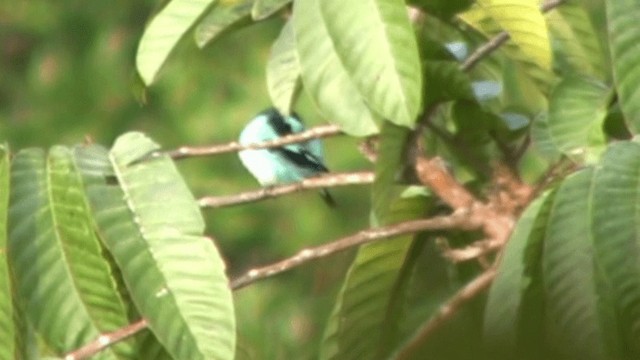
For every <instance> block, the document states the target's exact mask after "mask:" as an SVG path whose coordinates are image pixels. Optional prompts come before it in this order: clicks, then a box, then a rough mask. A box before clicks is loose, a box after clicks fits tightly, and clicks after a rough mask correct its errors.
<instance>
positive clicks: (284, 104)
mask: <svg viewBox="0 0 640 360" xmlns="http://www.w3.org/2000/svg"><path fill="white" fill-rule="evenodd" d="M267 88H268V90H269V96H270V97H271V101H272V102H273V105H275V107H276V108H277V109H278V110H279V111H280V112H281V113H282V114H289V112H290V111H291V107H292V105H293V102H294V100H295V95H296V93H297V91H298V89H299V88H300V64H299V62H298V53H297V52H296V42H295V39H294V33H293V24H292V22H291V21H287V23H286V24H285V25H284V26H283V27H282V30H281V31H280V35H279V36H278V38H277V39H276V41H275V42H274V43H273V46H272V47H271V54H270V55H269V61H268V62H267Z"/></svg>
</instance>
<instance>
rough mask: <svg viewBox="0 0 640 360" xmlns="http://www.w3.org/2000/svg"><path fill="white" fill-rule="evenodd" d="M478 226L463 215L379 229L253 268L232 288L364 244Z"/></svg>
mask: <svg viewBox="0 0 640 360" xmlns="http://www.w3.org/2000/svg"><path fill="white" fill-rule="evenodd" d="M477 227H478V224H475V223H472V222H470V221H469V218H468V216H467V214H465V213H462V212H459V213H453V214H451V215H447V216H438V217H433V218H430V219H422V220H413V221H407V222H402V223H398V224H394V225H389V226H384V227H379V228H372V229H367V230H363V231H360V232H358V233H356V234H353V235H350V236H347V237H344V238H342V239H338V240H336V241H332V242H330V243H327V244H324V245H320V246H317V247H313V248H307V249H303V250H301V251H300V252H298V253H297V254H296V255H294V256H291V257H289V258H286V259H284V260H281V261H278V262H276V263H274V264H270V265H266V266H263V267H259V268H254V269H251V270H249V271H247V272H246V273H245V274H244V275H242V276H240V277H238V278H236V279H234V280H233V281H231V288H232V289H234V290H236V289H240V288H242V287H245V286H247V285H249V284H251V283H253V282H255V281H257V280H261V279H264V278H267V277H271V276H274V275H277V274H280V273H282V272H284V271H287V270H291V269H293V268H295V267H298V266H300V265H303V264H305V263H307V262H309V261H311V260H315V259H319V258H323V257H326V256H329V255H333V254H335V253H338V252H341V251H344V250H346V249H349V248H353V247H356V246H359V245H362V244H366V243H370V242H374V241H378V240H382V239H388V238H391V237H395V236H398V235H404V234H410V233H416V232H419V231H425V230H445V229H454V228H456V229H460V228H464V229H472V228H477Z"/></svg>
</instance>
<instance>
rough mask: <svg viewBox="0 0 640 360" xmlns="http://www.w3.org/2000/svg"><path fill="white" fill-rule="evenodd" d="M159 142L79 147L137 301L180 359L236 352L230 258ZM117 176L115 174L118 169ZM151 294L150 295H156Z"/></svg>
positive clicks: (93, 197)
mask: <svg viewBox="0 0 640 360" xmlns="http://www.w3.org/2000/svg"><path fill="white" fill-rule="evenodd" d="M157 149H158V145H156V144H155V143H153V142H152V141H151V140H149V139H148V138H147V137H145V136H144V135H142V134H140V133H129V134H125V135H123V136H121V137H119V138H118V139H117V140H116V143H115V144H114V146H113V148H112V149H111V151H110V152H109V153H106V151H105V150H104V149H100V148H96V147H89V148H85V147H78V148H76V154H75V156H76V162H77V164H78V166H79V168H81V169H82V173H83V175H84V176H85V182H86V183H87V193H88V195H89V199H90V202H91V205H92V208H93V211H94V216H95V219H96V223H97V225H98V230H99V232H100V235H101V238H102V239H103V240H104V241H105V244H106V246H107V248H108V249H109V251H110V252H111V253H112V254H113V257H114V259H115V261H116V262H117V264H118V266H119V268H120V269H121V270H122V275H123V277H124V280H125V283H126V285H127V288H128V289H129V292H130V293H131V297H132V300H133V302H134V303H135V305H136V307H137V308H138V310H139V311H140V313H141V315H142V316H143V317H144V318H145V319H147V321H148V322H149V328H150V329H151V330H152V331H153V332H154V334H155V335H156V336H157V338H158V340H159V341H160V342H161V343H162V344H163V345H164V346H165V348H166V349H167V351H168V352H169V353H170V354H171V355H172V356H174V357H175V358H179V359H209V358H213V359H232V358H233V356H234V350H235V320H234V314H233V304H232V300H231V291H230V289H229V286H228V280H227V278H226V276H225V274H224V264H223V262H222V260H221V259H220V256H219V254H218V252H217V250H216V248H215V246H214V245H213V242H212V240H211V239H209V238H206V237H204V236H203V235H202V233H203V230H204V222H203V220H202V217H201V215H200V212H199V208H198V206H197V204H196V202H195V200H194V198H193V196H192V195H191V193H190V192H189V190H188V188H187V186H186V184H185V183H184V182H183V180H182V178H181V177H180V175H179V173H178V172H177V170H176V168H175V165H174V164H173V163H172V162H171V160H170V159H169V158H168V157H166V156H161V157H159V158H154V159H150V160H141V159H142V158H144V157H145V156H146V155H148V154H149V153H151V152H152V151H156V150H157ZM114 175H115V176H114ZM150 294H151V295H150Z"/></svg>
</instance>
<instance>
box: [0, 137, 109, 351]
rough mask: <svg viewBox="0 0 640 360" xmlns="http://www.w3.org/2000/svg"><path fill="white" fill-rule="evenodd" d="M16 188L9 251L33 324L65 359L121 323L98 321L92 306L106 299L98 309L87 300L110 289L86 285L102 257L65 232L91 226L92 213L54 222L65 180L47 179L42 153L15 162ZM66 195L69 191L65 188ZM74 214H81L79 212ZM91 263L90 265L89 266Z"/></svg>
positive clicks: (12, 197)
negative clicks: (53, 203)
mask: <svg viewBox="0 0 640 360" xmlns="http://www.w3.org/2000/svg"><path fill="white" fill-rule="evenodd" d="M53 156H56V155H53ZM50 166H51V164H50ZM54 166H55V164H54ZM50 171H54V170H52V169H51V170H50ZM69 171H71V170H69ZM67 174H69V172H67ZM61 175H62V174H61ZM50 176H51V174H50ZM70 178H71V177H69V178H68V179H67V181H68V180H69V179H70ZM11 183H12V184H13V186H12V188H11V195H10V203H11V205H10V208H9V244H8V252H9V257H10V264H11V265H12V270H13V273H14V275H15V279H16V284H17V290H18V296H19V299H20V302H21V303H22V304H23V306H24V309H25V312H26V315H27V316H28V318H29V320H30V323H32V324H33V326H34V328H35V329H36V331H37V332H38V334H39V335H40V337H41V338H42V340H43V341H44V343H45V344H46V345H47V346H48V347H49V348H51V349H52V350H53V351H55V352H56V353H58V354H62V353H64V352H66V351H70V350H72V349H76V348H78V347H80V346H82V345H84V344H86V343H88V342H89V341H92V340H94V339H95V338H97V336H98V335H99V334H100V330H99V328H98V325H99V324H101V325H102V326H105V325H106V324H108V323H111V325H116V324H117V323H118V321H117V320H116V321H114V322H111V320H113V318H112V319H109V320H107V319H108V318H109V317H111V316H113V315H114V314H112V313H104V314H98V316H97V318H96V319H94V318H92V315H94V316H95V315H96V313H93V314H92V311H91V310H90V307H91V306H92V305H94V304H95V303H98V304H100V303H102V299H97V300H96V301H95V303H94V304H92V303H91V302H88V301H87V300H93V299H87V298H85V297H83V296H84V295H91V292H92V291H93V290H94V289H98V288H100V287H103V286H104V284H93V286H95V287H92V284H89V283H88V282H87V281H86V280H87V279H89V278H90V277H92V275H93V274H94V270H95V269H93V268H92V267H91V266H92V263H100V259H99V258H98V257H100V256H101V254H99V253H98V254H96V253H94V252H93V250H92V249H91V246H90V245H87V246H86V247H85V246H81V247H77V246H78V245H77V244H76V245H72V244H73V242H67V241H68V239H67V238H66V237H65V235H64V232H65V231H66V230H71V229H75V230H77V229H81V228H82V227H83V226H85V225H86V224H84V223H83V220H84V219H83V217H86V213H84V214H83V213H82V210H79V211H80V213H78V215H79V216H80V219H79V220H78V226H76V225H75V224H71V223H70V222H69V219H67V220H62V221H63V222H62V223H58V222H57V221H58V219H57V218H55V219H54V212H53V211H54V210H53V209H52V206H51V201H52V200H53V198H54V195H53V194H54V192H57V191H59V190H56V186H60V183H59V180H52V179H47V164H46V161H45V154H44V152H43V151H42V150H40V149H29V150H23V151H21V152H19V153H18V154H17V155H16V156H15V157H14V159H13V162H12V166H11ZM66 185H68V186H70V189H69V190H70V191H71V192H76V194H77V191H78V190H77V184H75V186H74V184H72V183H69V182H68V183H67V184H66ZM62 190H63V191H64V190H66V188H64V185H63V187H62ZM80 194H81V193H80ZM57 201H59V199H58V200H57ZM69 211H71V212H76V211H78V209H76V208H72V209H70V210H69ZM61 228H64V230H61ZM71 231H74V230H71ZM80 231H82V230H80ZM72 246H75V247H72ZM85 256H86V259H85ZM85 261H86V264H87V265H85V266H83V265H84V262H85ZM72 264H73V265H72ZM78 281H80V283H78ZM85 291H88V293H85ZM94 294H95V293H94ZM102 305H103V306H106V307H110V306H117V304H113V305H111V304H104V303H102ZM99 307H100V306H99ZM103 310H104V307H103ZM115 318H116V319H117V315H116V317H115ZM105 320H107V321H106V322H105ZM112 329H113V328H112ZM99 357H100V358H114V354H113V352H112V350H111V349H108V350H106V351H105V352H102V353H101V354H100V356H99Z"/></svg>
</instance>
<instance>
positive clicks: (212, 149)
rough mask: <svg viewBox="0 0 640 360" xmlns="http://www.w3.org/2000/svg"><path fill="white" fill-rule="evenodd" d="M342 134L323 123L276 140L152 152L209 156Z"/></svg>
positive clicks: (182, 156) (170, 154) (184, 147)
mask: <svg viewBox="0 0 640 360" xmlns="http://www.w3.org/2000/svg"><path fill="white" fill-rule="evenodd" d="M340 134H342V131H341V130H340V128H339V127H338V126H337V125H321V126H316V127H313V128H311V129H308V130H306V131H303V132H300V133H296V134H292V135H287V136H283V137H281V138H278V139H276V140H271V141H265V142H261V143H255V144H249V145H241V144H240V143H239V142H237V141H232V142H229V143H226V144H218V145H211V146H182V147H179V148H177V149H175V150H170V151H166V152H156V153H153V154H151V157H155V156H160V155H169V156H170V157H171V158H173V159H182V158H187V157H196V156H209V155H218V154H223V153H228V152H237V151H241V150H249V149H253V150H255V149H268V148H274V147H281V146H283V145H288V144H295V143H300V142H304V141H308V140H310V139H318V138H324V137H329V136H336V135H340Z"/></svg>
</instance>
